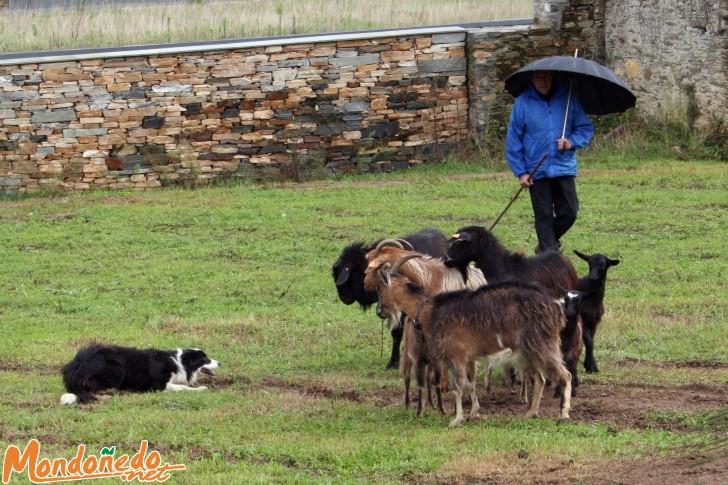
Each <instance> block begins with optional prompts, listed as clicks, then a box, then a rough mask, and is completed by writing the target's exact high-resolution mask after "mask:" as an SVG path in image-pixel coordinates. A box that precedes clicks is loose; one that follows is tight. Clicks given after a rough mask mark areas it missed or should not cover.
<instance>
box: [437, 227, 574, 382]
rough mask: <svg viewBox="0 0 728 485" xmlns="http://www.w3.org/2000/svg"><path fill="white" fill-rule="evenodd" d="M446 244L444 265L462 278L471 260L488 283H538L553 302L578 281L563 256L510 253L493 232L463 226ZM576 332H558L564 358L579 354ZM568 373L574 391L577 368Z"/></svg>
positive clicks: (568, 329)
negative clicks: (448, 245)
mask: <svg viewBox="0 0 728 485" xmlns="http://www.w3.org/2000/svg"><path fill="white" fill-rule="evenodd" d="M449 242H450V249H448V251H447V256H446V257H445V265H446V266H449V267H451V268H457V269H458V270H459V271H460V273H461V274H463V277H465V275H466V274H467V269H468V265H469V264H470V262H471V261H473V262H475V267H476V268H479V269H480V270H481V271H483V274H484V275H485V278H486V279H487V280H488V284H493V283H497V282H500V281H523V282H529V283H539V284H541V285H542V286H543V287H544V288H545V289H546V291H547V292H548V293H549V294H550V295H551V296H552V297H553V298H555V299H560V298H562V296H563V293H562V290H561V289H562V288H566V289H567V290H573V289H575V288H576V282H577V281H578V279H579V277H578V275H577V274H576V270H575V269H574V265H573V264H571V261H569V258H567V257H566V256H564V255H563V254H561V253H558V252H556V251H546V252H543V253H541V254H537V255H536V256H526V255H524V254H519V253H512V252H510V251H508V250H507V249H506V248H505V246H503V244H501V242H500V241H499V240H498V239H497V238H496V237H495V236H494V235H493V233H491V232H490V231H488V230H487V229H485V228H484V227H481V226H468V227H463V228H462V229H460V230H458V232H457V233H456V234H455V235H454V236H453V237H452V238H450V241H449ZM575 331H576V329H574V328H572V327H569V328H567V327H565V328H563V329H562V331H561V352H562V353H563V355H564V356H567V355H572V354H574V353H577V352H578V354H581V342H578V349H577V348H571V347H573V346H574V342H573V338H571V337H572V335H573V333H574V332H575ZM569 371H570V372H571V378H572V381H571V382H572V389H575V388H576V385H578V384H577V383H578V381H579V378H578V376H577V373H576V366H574V367H573V368H572V369H569ZM506 372H507V370H506Z"/></svg>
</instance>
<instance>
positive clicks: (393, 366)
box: [386, 360, 399, 370]
mask: <svg viewBox="0 0 728 485" xmlns="http://www.w3.org/2000/svg"><path fill="white" fill-rule="evenodd" d="M386 369H387V370H391V369H399V361H398V360H390V361H389V363H387V367H386Z"/></svg>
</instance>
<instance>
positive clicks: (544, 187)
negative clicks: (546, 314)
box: [528, 176, 579, 251]
mask: <svg viewBox="0 0 728 485" xmlns="http://www.w3.org/2000/svg"><path fill="white" fill-rule="evenodd" d="M574 179H575V177H571V176H569V177H556V178H543V179H538V180H534V181H533V185H531V187H530V188H529V190H528V192H529V194H530V195H531V206H532V207H533V215H534V218H535V226H536V236H537V237H538V244H539V247H540V249H541V251H546V250H548V249H554V250H558V249H559V247H561V243H560V242H559V239H561V236H563V235H564V234H566V231H568V230H569V228H570V227H571V226H573V225H574V221H576V214H577V213H578V212H579V199H577V197H576V183H575V181H574Z"/></svg>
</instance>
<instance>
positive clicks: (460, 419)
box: [448, 418, 463, 429]
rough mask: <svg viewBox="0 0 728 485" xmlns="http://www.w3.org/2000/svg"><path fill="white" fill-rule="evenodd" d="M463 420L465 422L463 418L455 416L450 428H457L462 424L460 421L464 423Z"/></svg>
mask: <svg viewBox="0 0 728 485" xmlns="http://www.w3.org/2000/svg"><path fill="white" fill-rule="evenodd" d="M462 422H463V420H462V418H455V419H453V420H452V421H450V424H449V425H448V428H450V429H452V428H457V427H458V426H460V423H462Z"/></svg>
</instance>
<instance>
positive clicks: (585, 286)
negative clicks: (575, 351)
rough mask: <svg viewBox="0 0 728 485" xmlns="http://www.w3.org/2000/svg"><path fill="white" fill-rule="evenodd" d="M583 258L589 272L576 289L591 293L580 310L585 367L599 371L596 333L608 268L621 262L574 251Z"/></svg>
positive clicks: (602, 311) (588, 369) (602, 309)
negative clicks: (595, 348) (596, 355)
mask: <svg viewBox="0 0 728 485" xmlns="http://www.w3.org/2000/svg"><path fill="white" fill-rule="evenodd" d="M574 253H575V254H576V255H577V256H579V257H580V258H581V259H583V260H584V261H586V262H587V263H589V274H588V275H587V276H585V277H583V278H580V279H579V281H578V282H577V284H576V289H578V290H579V291H582V292H584V293H589V294H591V297H590V298H589V299H588V300H587V301H585V302H584V304H583V305H582V306H581V311H580V312H579V313H580V315H581V318H582V321H583V323H584V336H583V339H584V346H585V347H586V355H585V357H584V369H585V370H586V371H587V372H599V368H598V367H597V361H596V359H594V334H596V332H597V326H599V322H601V320H602V316H603V315H604V292H605V290H606V286H607V270H608V269H609V268H610V267H611V266H617V265H618V264H619V260H618V259H609V258H608V257H607V256H605V255H603V254H592V255H591V256H589V255H587V254H584V253H580V252H579V251H574Z"/></svg>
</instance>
